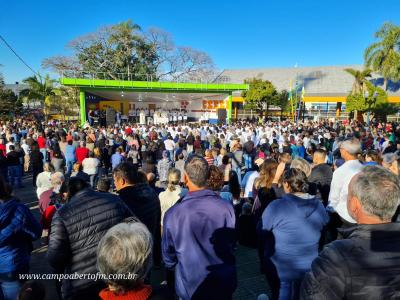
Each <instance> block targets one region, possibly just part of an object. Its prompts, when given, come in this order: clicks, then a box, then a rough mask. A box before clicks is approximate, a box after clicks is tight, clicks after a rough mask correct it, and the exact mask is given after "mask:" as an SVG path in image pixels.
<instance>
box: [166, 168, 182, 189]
mask: <svg viewBox="0 0 400 300" xmlns="http://www.w3.org/2000/svg"><path fill="white" fill-rule="evenodd" d="M180 180H181V171H180V170H178V169H175V168H172V169H169V171H168V187H167V188H168V190H170V191H171V192H173V191H175V189H176V187H175V186H176V185H178V184H179V181H180Z"/></svg>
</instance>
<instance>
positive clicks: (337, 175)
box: [327, 138, 363, 227]
mask: <svg viewBox="0 0 400 300" xmlns="http://www.w3.org/2000/svg"><path fill="white" fill-rule="evenodd" d="M339 149H340V155H341V156H342V158H343V159H344V160H345V163H344V164H343V165H342V166H341V167H340V168H338V169H337V170H336V171H335V172H334V173H333V177H332V183H331V189H330V192H329V199H328V207H327V209H328V210H329V211H330V212H332V213H335V212H336V213H337V214H338V215H339V217H340V219H341V221H342V222H343V223H344V226H345V227H346V226H350V225H351V224H354V223H355V222H356V221H355V220H354V219H353V218H352V217H351V216H350V215H349V212H348V211H347V193H348V186H349V183H350V180H351V179H352V178H353V176H354V175H356V174H357V173H358V172H360V171H361V169H362V167H363V165H362V164H361V162H360V161H359V160H358V157H357V156H358V154H359V153H361V144H360V141H359V140H358V139H355V138H354V139H349V140H345V141H343V142H341V143H340V146H339Z"/></svg>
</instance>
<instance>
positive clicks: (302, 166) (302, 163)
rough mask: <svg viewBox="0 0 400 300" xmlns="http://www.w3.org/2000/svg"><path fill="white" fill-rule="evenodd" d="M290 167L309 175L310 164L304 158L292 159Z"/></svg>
mask: <svg viewBox="0 0 400 300" xmlns="http://www.w3.org/2000/svg"><path fill="white" fill-rule="evenodd" d="M290 168H292V169H299V170H300V171H303V172H304V174H306V176H307V177H309V176H310V175H311V171H312V169H311V165H310V164H309V163H308V161H306V160H305V159H304V158H301V157H297V158H295V159H293V161H292V163H291V164H290Z"/></svg>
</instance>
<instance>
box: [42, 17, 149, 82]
mask: <svg viewBox="0 0 400 300" xmlns="http://www.w3.org/2000/svg"><path fill="white" fill-rule="evenodd" d="M68 47H69V48H71V49H72V51H73V56H72V57H65V56H54V57H50V58H47V59H45V60H44V61H43V62H42V65H43V67H45V68H50V69H52V70H56V71H61V70H64V71H65V68H68V69H69V70H73V71H80V72H82V73H94V74H95V75H96V77H97V78H105V79H115V80H118V79H120V80H121V79H124V80H128V79H129V80H146V79H147V78H148V76H149V75H150V76H154V77H156V67H155V61H156V58H157V53H156V52H155V51H154V48H153V47H152V45H150V44H149V43H147V42H146V41H145V39H144V38H143V36H142V33H141V29H140V27H139V25H137V24H134V23H133V22H132V21H131V20H128V21H126V22H121V23H119V24H116V25H113V26H107V27H103V28H100V29H99V30H97V31H96V32H94V33H89V34H86V35H84V36H81V37H78V38H77V39H75V40H73V41H71V42H70V43H69V44H68ZM67 75H68V74H67Z"/></svg>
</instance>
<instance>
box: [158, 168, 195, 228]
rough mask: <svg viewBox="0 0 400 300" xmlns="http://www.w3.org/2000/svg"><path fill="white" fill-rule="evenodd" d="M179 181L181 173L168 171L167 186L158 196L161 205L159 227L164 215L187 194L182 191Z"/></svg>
mask: <svg viewBox="0 0 400 300" xmlns="http://www.w3.org/2000/svg"><path fill="white" fill-rule="evenodd" d="M180 180H181V171H179V170H178V169H175V168H172V169H170V170H169V171H168V185H167V189H166V190H165V191H164V192H161V193H160V195H159V196H158V197H159V198H160V205H161V225H162V224H163V220H164V214H165V212H166V211H167V210H168V209H170V208H171V207H172V206H173V205H174V204H175V203H176V202H177V201H178V200H179V199H181V198H183V197H184V196H185V195H186V194H187V192H188V191H187V189H183V188H182V187H181V186H180V185H179V182H180Z"/></svg>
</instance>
